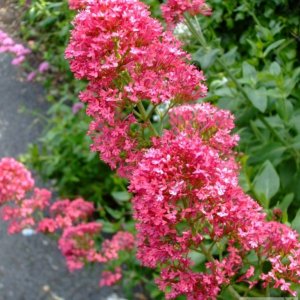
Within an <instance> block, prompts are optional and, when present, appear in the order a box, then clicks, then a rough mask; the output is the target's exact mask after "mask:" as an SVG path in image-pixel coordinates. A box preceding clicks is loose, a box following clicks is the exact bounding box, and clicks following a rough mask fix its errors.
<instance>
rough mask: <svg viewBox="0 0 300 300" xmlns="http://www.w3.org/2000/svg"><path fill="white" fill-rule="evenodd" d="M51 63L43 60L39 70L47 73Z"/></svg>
mask: <svg viewBox="0 0 300 300" xmlns="http://www.w3.org/2000/svg"><path fill="white" fill-rule="evenodd" d="M49 67H50V65H49V63H48V62H47V61H43V62H42V63H40V65H39V67H38V70H39V72H40V73H45V72H46V71H48V69H49Z"/></svg>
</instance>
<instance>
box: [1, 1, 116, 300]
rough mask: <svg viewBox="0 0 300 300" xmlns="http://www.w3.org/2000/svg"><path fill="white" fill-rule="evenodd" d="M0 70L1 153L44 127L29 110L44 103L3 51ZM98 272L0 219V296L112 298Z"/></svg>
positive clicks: (19, 147) (13, 151) (12, 299)
mask: <svg viewBox="0 0 300 300" xmlns="http://www.w3.org/2000/svg"><path fill="white" fill-rule="evenodd" d="M0 1H1V0H0ZM0 75H1V76H0V158H1V157H4V156H13V157H17V156H18V155H19V154H21V153H24V152H25V151H26V148H27V144H28V143H30V142H34V141H35V140H36V139H37V137H38V136H39V135H40V133H41V129H42V127H43V123H42V121H41V120H40V119H39V118H37V117H34V116H33V115H32V114H31V113H30V111H36V112H40V113H42V114H44V113H45V111H46V107H47V105H46V104H45V102H44V100H43V91H42V89H41V87H40V86H38V85H37V84H35V83H28V82H26V81H24V79H22V78H23V77H24V76H22V74H21V73H20V71H19V70H18V69H16V68H15V67H13V66H11V65H10V58H9V57H8V56H5V55H3V54H0ZM24 108H25V112H21V111H24ZM100 273H101V270H100V268H95V269H93V270H84V271H79V272H75V273H73V274H70V273H69V272H68V270H67V269H66V267H65V262H64V259H63V257H62V256H61V254H60V252H59V250H58V249H57V245H56V242H54V241H52V240H50V239H49V238H47V237H44V236H42V235H33V236H29V237H25V236H22V235H17V236H8V235H7V234H6V227H5V224H3V223H1V222H0V300H108V299H114V297H109V296H110V295H112V294H113V293H114V291H113V290H112V289H104V288H103V289H101V290H100V289H99V288H98V281H99V278H100Z"/></svg>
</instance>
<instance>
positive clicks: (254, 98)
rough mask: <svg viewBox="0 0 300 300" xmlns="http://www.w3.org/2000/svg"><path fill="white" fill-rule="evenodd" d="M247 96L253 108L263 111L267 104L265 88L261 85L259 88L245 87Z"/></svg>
mask: <svg viewBox="0 0 300 300" xmlns="http://www.w3.org/2000/svg"><path fill="white" fill-rule="evenodd" d="M245 91H246V93H247V96H248V98H249V99H250V101H251V103H252V104H253V106H254V107H255V108H257V109H258V110H259V111H261V112H265V111H266V109H267V106H268V98H267V91H266V88H264V87H261V88H260V89H258V90H256V89H250V88H249V87H245Z"/></svg>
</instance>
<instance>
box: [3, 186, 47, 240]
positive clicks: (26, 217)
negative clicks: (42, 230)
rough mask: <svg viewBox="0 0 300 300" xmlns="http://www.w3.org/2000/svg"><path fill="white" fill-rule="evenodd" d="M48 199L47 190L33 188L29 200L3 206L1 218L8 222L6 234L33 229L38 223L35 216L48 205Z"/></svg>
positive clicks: (16, 201) (20, 200) (12, 202)
mask: <svg viewBox="0 0 300 300" xmlns="http://www.w3.org/2000/svg"><path fill="white" fill-rule="evenodd" d="M50 198H51V193H50V192H49V191H48V190H46V189H38V188H35V189H34V191H33V194H32V196H31V197H30V198H28V199H27V198H25V199H19V200H17V199H15V201H11V202H10V203H9V204H8V205H6V206H4V207H3V209H2V211H1V217H2V219H3V220H4V221H6V222H9V226H8V233H9V234H15V233H19V232H21V231H22V230H23V229H25V228H34V227H35V226H36V225H37V222H38V221H37V220H38V216H37V214H38V213H41V212H43V210H44V209H45V208H46V207H47V206H48V205H49V201H50Z"/></svg>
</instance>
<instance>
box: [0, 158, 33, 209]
mask: <svg viewBox="0 0 300 300" xmlns="http://www.w3.org/2000/svg"><path fill="white" fill-rule="evenodd" d="M0 170H1V172H0V204H3V203H5V202H7V201H11V200H14V199H17V200H20V199H22V198H24V196H25V195H26V193H27V192H28V191H29V190H31V189H32V188H33V186H34V180H33V178H32V176H31V174H30V172H29V171H28V170H26V168H25V167H24V166H23V165H22V164H21V163H19V162H17V161H16V160H14V159H13V158H10V157H4V158H2V159H1V160H0Z"/></svg>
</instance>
